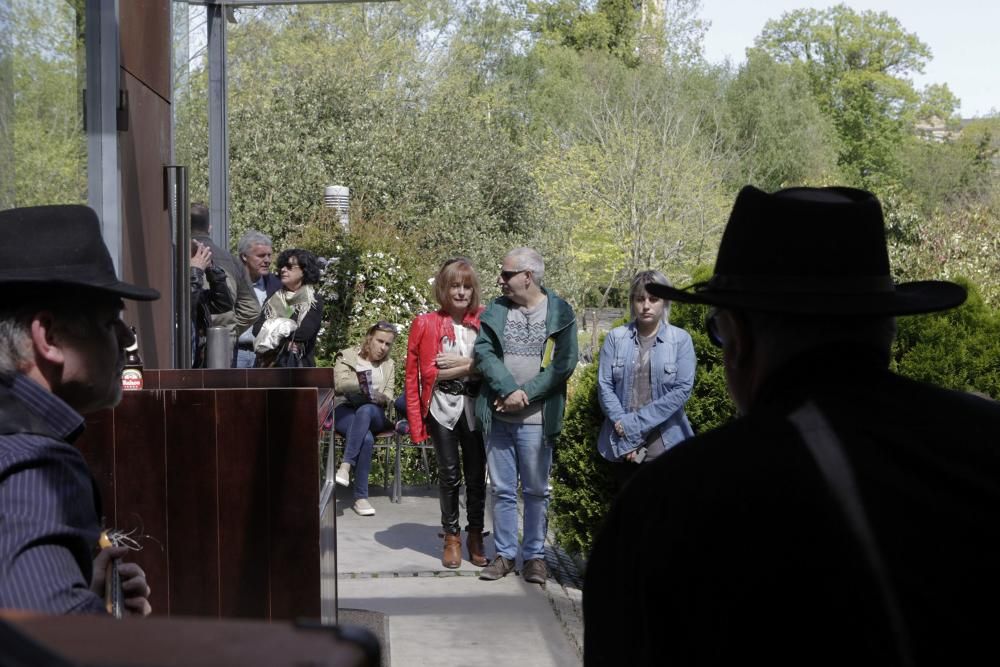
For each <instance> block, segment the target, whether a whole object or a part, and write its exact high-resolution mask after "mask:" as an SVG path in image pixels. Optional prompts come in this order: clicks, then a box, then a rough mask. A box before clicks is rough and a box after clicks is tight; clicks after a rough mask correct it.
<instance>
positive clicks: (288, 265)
mask: <svg viewBox="0 0 1000 667" xmlns="http://www.w3.org/2000/svg"><path fill="white" fill-rule="evenodd" d="M279 268H282V269H288V270H289V271H291V270H292V269H300V268H302V267H300V266H299V265H298V264H297V263H296V264H293V263H292V261H291V260H289V261H287V262H285V263H284V264H282V265H281V266H280V267H279Z"/></svg>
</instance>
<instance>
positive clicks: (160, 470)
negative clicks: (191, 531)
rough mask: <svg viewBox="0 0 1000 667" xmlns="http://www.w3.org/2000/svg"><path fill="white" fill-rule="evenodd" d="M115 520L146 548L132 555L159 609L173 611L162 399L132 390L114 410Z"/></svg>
mask: <svg viewBox="0 0 1000 667" xmlns="http://www.w3.org/2000/svg"><path fill="white" fill-rule="evenodd" d="M114 442H115V516H116V518H115V523H114V524H113V525H114V527H116V528H119V529H121V530H126V531H135V532H136V533H137V534H136V535H133V537H134V538H135V539H136V541H138V542H139V544H140V545H141V546H142V551H138V552H136V553H134V554H132V555H131V556H130V559H131V560H133V561H135V562H136V563H138V564H139V565H140V566H141V567H142V569H143V570H145V572H146V580H147V581H148V582H149V587H150V588H151V589H152V591H153V593H152V596H151V598H150V601H151V604H152V605H153V608H154V609H156V613H158V614H164V615H167V614H169V613H170V568H169V565H168V561H167V547H168V545H169V543H170V542H169V537H170V536H169V534H168V533H167V462H166V436H165V433H164V415H163V398H162V396H160V395H159V394H158V393H157V392H152V391H139V392H129V394H128V396H127V400H123V401H122V402H121V403H120V404H119V406H118V408H117V409H116V410H115V432H114Z"/></svg>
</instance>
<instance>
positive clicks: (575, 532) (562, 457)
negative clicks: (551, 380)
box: [550, 359, 615, 554]
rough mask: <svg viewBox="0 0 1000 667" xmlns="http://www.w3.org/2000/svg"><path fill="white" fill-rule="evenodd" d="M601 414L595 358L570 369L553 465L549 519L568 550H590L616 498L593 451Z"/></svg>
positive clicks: (609, 476)
mask: <svg viewBox="0 0 1000 667" xmlns="http://www.w3.org/2000/svg"><path fill="white" fill-rule="evenodd" d="M603 421H604V415H603V413H602V412H601V407H600V405H599V404H598V403H597V360H596V359H595V361H594V363H591V364H588V365H586V366H584V367H583V368H580V369H577V371H576V373H574V374H573V388H572V392H571V394H570V397H569V400H568V401H567V404H566V415H565V418H564V419H563V430H562V434H561V435H560V436H559V442H558V445H557V446H556V450H555V459H556V460H555V465H553V467H552V511H551V513H550V516H551V518H552V522H553V526H554V528H555V533H556V537H557V539H558V541H559V544H560V545H561V546H562V547H563V548H564V549H566V550H567V551H570V552H571V553H577V554H585V553H587V552H588V551H590V546H591V544H593V541H594V537H595V536H596V533H597V531H598V530H599V529H600V527H601V524H602V522H603V521H604V516H605V514H607V511H608V507H609V505H610V504H611V500H612V499H613V497H614V492H615V481H614V478H613V475H612V473H611V470H610V468H609V466H607V465H605V463H604V459H603V458H602V457H601V455H600V454H598V453H597V434H598V432H599V431H600V430H601V423H602V422H603Z"/></svg>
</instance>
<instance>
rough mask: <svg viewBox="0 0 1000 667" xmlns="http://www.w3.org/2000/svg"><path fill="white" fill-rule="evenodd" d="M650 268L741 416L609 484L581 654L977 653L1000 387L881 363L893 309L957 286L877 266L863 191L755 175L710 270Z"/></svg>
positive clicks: (951, 300) (998, 497)
mask: <svg viewBox="0 0 1000 667" xmlns="http://www.w3.org/2000/svg"><path fill="white" fill-rule="evenodd" d="M648 289H649V290H650V291H651V292H652V293H654V294H656V295H657V296H659V297H661V298H664V299H670V300H676V301H684V302H690V303H703V304H709V305H711V306H713V309H712V310H711V311H710V314H709V320H708V322H707V325H708V327H709V332H710V335H711V336H712V337H713V339H714V342H716V343H717V344H718V345H720V346H721V347H722V355H723V360H724V364H725V372H726V379H727V384H728V386H729V391H730V394H731V396H732V398H733V400H734V402H735V403H736V405H737V407H738V408H739V411H740V413H741V414H742V416H741V417H740V418H739V419H737V420H735V421H734V422H732V423H730V424H728V425H726V426H723V427H721V428H718V429H716V430H714V431H711V432H709V433H706V434H704V435H701V436H699V437H696V438H694V439H691V440H688V441H686V442H684V443H682V444H680V445H678V446H677V447H675V448H673V449H671V450H670V451H669V452H667V453H666V454H665V455H663V456H662V457H660V459H658V460H657V461H655V462H654V463H653V464H651V465H650V467H649V468H648V469H643V470H641V471H639V473H638V475H637V476H636V477H635V478H634V480H633V482H632V483H631V484H630V485H629V486H628V487H626V489H625V490H624V491H623V493H622V495H621V496H620V497H619V498H618V499H617V501H616V502H615V504H614V507H613V508H612V510H611V512H610V514H609V516H608V518H607V522H606V525H605V527H604V529H603V531H602V533H601V534H600V536H599V537H598V539H597V541H596V542H595V545H594V548H593V550H592V553H591V555H590V559H589V561H588V567H587V574H586V583H585V587H584V617H585V639H584V657H585V663H586V664H587V665H605V664H615V665H648V664H664V665H690V664H698V665H734V664H757V663H760V664H767V665H774V664H782V665H787V664H797V665H817V664H820V665H828V664H830V665H832V664H837V665H849V664H878V665H899V664H903V665H912V664H928V665H931V664H935V665H937V664H972V662H973V660H972V659H971V656H977V657H978V656H984V657H985V656H988V655H994V656H995V654H996V650H995V649H994V647H993V637H994V633H995V629H996V621H997V619H998V614H997V613H996V611H995V604H996V602H997V600H1000V565H998V564H1000V521H998V519H997V517H998V516H1000V450H998V448H997V441H998V437H1000V405H998V404H996V403H994V402H992V401H988V400H984V399H981V398H978V397H975V396H972V395H969V394H964V393H960V392H954V391H946V390H944V389H940V388H937V387H934V386H930V385H926V384H922V383H919V382H915V381H912V380H908V379H906V378H903V377H900V376H899V375H896V374H894V373H892V372H891V371H890V370H888V368H889V361H890V356H889V354H890V346H891V343H892V339H893V336H894V335H895V320H894V316H897V315H911V314H916V313H924V312H932V311H938V310H944V309H947V308H952V307H955V306H958V305H960V304H961V303H962V302H963V301H964V300H965V296H966V295H965V291H964V289H963V288H962V287H960V286H958V285H956V284H953V283H948V282H937V281H926V282H916V283H906V284H900V285H895V284H893V281H892V280H891V278H890V272H889V261H888V255H887V252H886V243H885V234H884V224H883V220H882V211H881V208H880V206H879V203H878V200H877V199H876V198H875V197H874V196H873V195H871V194H870V193H868V192H864V191H861V190H854V189H849V188H824V189H814V188H792V189H788V190H782V191H779V192H776V193H774V194H767V193H764V192H762V191H760V190H757V189H755V188H752V187H747V188H744V189H743V191H742V192H741V193H740V195H739V196H738V198H737V200H736V204H735V206H734V208H733V211H732V215H731V216H730V219H729V223H728V225H727V227H726V230H725V233H724V234H723V238H722V242H721V245H720V247H719V255H718V258H717V261H716V265H715V275H714V276H713V277H712V279H711V280H709V281H708V282H707V283H703V284H698V285H694V286H693V287H692V288H690V289H688V290H675V289H672V288H668V287H665V286H659V285H649V287H648ZM993 659H995V657H994V658H993ZM993 659H990V658H988V657H985V660H983V659H982V658H980V660H979V661H986V662H992V660H993Z"/></svg>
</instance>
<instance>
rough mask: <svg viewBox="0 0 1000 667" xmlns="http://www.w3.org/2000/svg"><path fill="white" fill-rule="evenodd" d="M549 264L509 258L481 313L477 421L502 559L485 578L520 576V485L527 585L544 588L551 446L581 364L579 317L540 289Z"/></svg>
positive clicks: (527, 256)
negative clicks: (491, 298)
mask: <svg viewBox="0 0 1000 667" xmlns="http://www.w3.org/2000/svg"><path fill="white" fill-rule="evenodd" d="M544 273H545V262H544V261H543V260H542V256H541V255H539V254H538V253H537V252H536V251H534V250H532V249H531V248H515V249H514V250H511V251H510V252H509V253H507V255H506V256H505V257H504V260H503V267H502V270H501V271H500V277H499V278H498V280H497V284H498V285H499V286H500V289H501V291H502V292H503V296H501V297H499V298H497V299H496V300H494V301H493V302H492V303H491V304H490V305H489V307H488V308H487V309H486V311H485V312H483V314H482V316H481V318H480V321H481V325H482V326H481V328H480V331H479V337H478V338H477V339H476V344H475V358H476V369H477V370H478V371H479V372H480V373H481V374H482V376H483V385H482V389H481V390H480V393H479V397H478V398H477V400H476V418H477V420H478V421H479V424H480V428H481V429H482V431H483V433H484V434H485V435H486V461H487V465H488V467H489V471H490V491H491V493H492V494H493V501H494V503H493V539H494V542H495V543H496V550H497V555H496V558H494V560H493V562H492V563H490V564H489V565H488V566H486V568H484V569H483V571H482V572H481V573H480V575H479V578H480V579H486V580H495V579H500V578H502V577H505V576H506V575H507V574H508V573H510V572H511V571H513V570H514V563H515V560H516V558H517V552H518V539H517V533H518V531H517V482H518V478H520V480H521V493H522V496H523V498H524V531H523V541H522V542H521V545H520V551H521V560H522V563H523V566H522V576H523V577H524V580H525V581H529V582H532V583H536V584H543V585H544V584H545V579H546V576H547V571H546V567H545V559H544V553H545V551H544V549H545V531H546V522H547V512H548V506H549V470H550V468H551V467H552V446H553V444H554V442H555V439H556V437H557V436H558V435H559V432H560V431H561V430H562V418H563V408H564V407H565V405H566V380H568V379H569V376H570V375H572V374H573V370H574V369H575V368H576V362H577V343H576V315H575V314H574V313H573V309H572V308H570V306H569V304H568V303H566V302H565V301H563V300H562V299H560V298H559V297H558V296H556V295H555V294H553V293H552V292H549V291H548V290H546V289H544V288H543V287H542V277H543V275H544Z"/></svg>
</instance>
